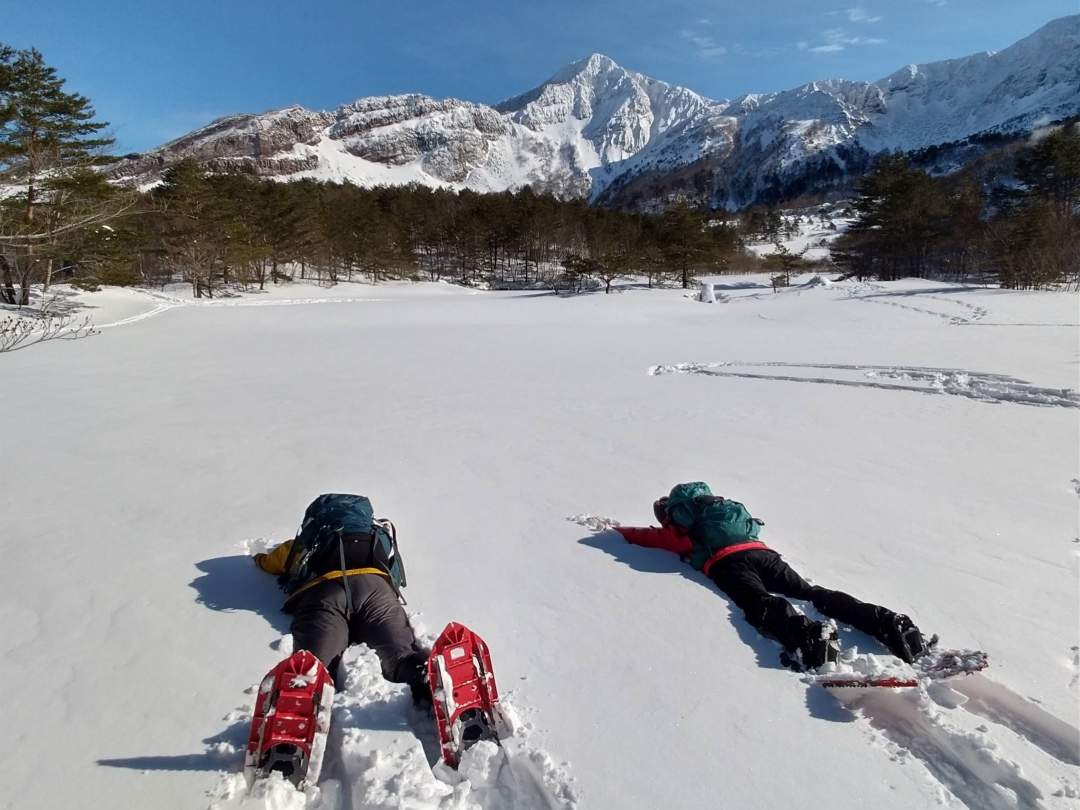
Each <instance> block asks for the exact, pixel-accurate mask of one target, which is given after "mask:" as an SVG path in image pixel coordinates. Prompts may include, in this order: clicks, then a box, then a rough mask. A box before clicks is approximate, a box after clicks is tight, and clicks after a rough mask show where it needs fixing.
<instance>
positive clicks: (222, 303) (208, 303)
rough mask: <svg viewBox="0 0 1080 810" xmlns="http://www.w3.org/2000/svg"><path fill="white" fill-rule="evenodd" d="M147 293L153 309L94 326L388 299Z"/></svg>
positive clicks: (104, 326) (110, 327) (106, 326)
mask: <svg viewBox="0 0 1080 810" xmlns="http://www.w3.org/2000/svg"><path fill="white" fill-rule="evenodd" d="M146 295H147V296H149V297H150V298H153V299H155V300H157V301H158V302H159V303H158V304H157V305H156V306H154V307H153V309H149V310H147V311H146V312H140V313H139V314H138V315H132V316H131V317H128V318H121V319H120V320H118V321H110V322H109V323H102V324H94V328H95V329H112V328H113V327H114V326H128V325H130V324H133V323H138V322H139V321H145V320H147V319H148V318H154V317H157V316H158V315H161V314H163V313H165V312H169V311H170V310H173V309H180V308H183V307H207V308H216V307H288V306H300V305H303V304H373V303H381V302H383V301H385V300H386V299H383V298H287V299H282V298H271V299H264V300H260V299H252V298H214V299H209V300H200V301H188V300H185V299H183V298H175V297H173V296H171V295H163V294H162V293H154V292H148V293H146Z"/></svg>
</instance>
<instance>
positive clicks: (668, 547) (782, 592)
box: [616, 482, 926, 669]
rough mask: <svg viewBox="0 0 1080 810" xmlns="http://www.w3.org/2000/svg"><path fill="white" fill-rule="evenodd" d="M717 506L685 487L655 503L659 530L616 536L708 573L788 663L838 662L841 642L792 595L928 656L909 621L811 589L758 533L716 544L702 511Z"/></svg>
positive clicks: (703, 492)
mask: <svg viewBox="0 0 1080 810" xmlns="http://www.w3.org/2000/svg"><path fill="white" fill-rule="evenodd" d="M717 500H720V501H722V500H723V499H717V498H715V497H714V496H712V494H711V492H710V491H709V489H708V486H707V485H705V484H703V483H700V482H694V483H692V484H678V485H676V486H675V487H674V488H673V489H672V491H671V494H670V495H669V496H668V497H664V498H660V499H659V500H657V501H656V502H655V503H654V504H653V513H654V514H655V515H656V518H657V520H658V521H659V522H660V528H656V527H648V528H630V527H626V526H618V527H616V531H618V532H619V534H621V535H622V536H623V538H624V539H626V540H627V541H628V542H630V543H633V544H635V545H638V546H645V547H647V548H658V549H663V550H664V551H671V552H674V553H675V554H678V555H679V556H680V557H682V558H683V559H684V560H687V561H688V562H690V563H691V564H692V565H693V566H694V567H695V568H698V569H699V570H701V571H702V572H703V573H704V574H705V576H707V577H709V579H711V580H712V581H713V582H714V583H716V585H717V587H719V588H720V590H722V591H723V592H724V593H726V594H727V595H728V596H730V597H731V599H732V600H733V601H734V602H735V604H736V605H738V607H739V608H741V609H742V611H743V615H745V617H746V620H747V621H748V622H749V623H750V624H751V625H752V626H753V627H755V628H757V629H758V630H759V631H760V632H762V633H765V634H767V635H770V636H772V637H773V638H775V639H776V640H777V641H779V642H780V643H781V645H783V647H784V649H785V652H786V655H785V656H782V659H783V660H784V661H785V663H787V664H789V665H791V666H794V667H795V668H797V669H816V668H817V667H820V666H821V665H823V664H825V663H826V662H830V661H835V660H836V659H837V656H838V655H839V652H840V643H839V639H838V638H837V635H836V630H835V628H834V627H833V626H832V625H831V624H830V623H826V622H816V621H813V620H811V619H810V618H808V617H806V616H804V615H803V614H801V613H799V612H798V611H797V610H796V609H795V608H794V606H793V605H792V604H791V603H790V602H789V601H788V600H787V599H785V598H784V597H785V596H786V597H791V598H794V599H803V600H806V601H808V602H810V603H811V604H813V605H814V607H815V608H817V609H818V610H819V611H820V612H821V613H823V614H825V615H826V616H829V617H831V618H833V619H836V620H837V621H839V622H843V623H844V624H849V625H851V626H852V627H854V628H856V629H857V630H861V631H862V632H864V633H867V634H868V635H871V636H873V637H875V638H877V639H878V640H879V641H881V643H882V644H884V645H885V646H886V647H887V648H888V649H889V651H890V652H892V653H893V654H894V655H896V656H897V657H898V658H901V659H902V660H904V661H906V662H908V663H911V662H912V661H914V660H915V659H916V658H918V657H920V656H921V655H922V654H923V653H924V652H925V651H926V643H925V641H924V640H923V637H922V634H921V633H920V632H919V629H918V628H917V627H916V626H915V625H914V624H913V623H912V621H911V619H909V618H908V617H907V616H904V615H902V614H898V613H895V612H893V611H891V610H888V609H887V608H884V607H881V606H880V605H874V604H870V603H867V602H861V601H859V600H858V599H856V598H855V597H853V596H850V595H848V594H846V593H844V592H842V591H834V590H830V589H828V588H823V587H821V586H820V585H811V584H810V583H808V582H807V581H806V580H805V579H803V578H802V577H801V576H799V574H798V573H796V571H795V570H794V569H793V568H792V567H791V566H790V565H788V564H787V563H786V562H784V560H783V558H782V557H781V556H780V555H779V554H778V553H777V552H776V551H774V550H773V549H771V548H769V547H768V546H766V545H765V544H764V543H763V542H761V541H760V540H757V539H756V537H757V530H756V529H754V530H753V531H752V532H750V534H751V535H752V537H748V538H740V539H737V540H735V541H732V542H723V541H721V542H716V541H715V540H712V541H710V540H709V539H708V538H707V537H706V534H707V532H706V527H705V526H704V521H703V520H702V519H701V514H702V505H703V504H706V503H711V502H714V501H717ZM735 505H736V506H738V507H739V508H740V509H742V508H743V507H742V505H741V504H735ZM672 507H675V508H672ZM744 514H746V513H745V512H744ZM750 520H753V519H750ZM754 522H756V523H758V524H759V525H760V521H754Z"/></svg>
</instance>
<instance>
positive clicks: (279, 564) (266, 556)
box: [252, 540, 293, 574]
mask: <svg viewBox="0 0 1080 810" xmlns="http://www.w3.org/2000/svg"><path fill="white" fill-rule="evenodd" d="M292 544H293V541H292V540H286V541H285V542H284V543H282V544H281V545H280V546H277V547H276V548H274V549H272V550H271V551H269V552H266V553H263V554H256V555H255V556H254V557H252V559H253V560H255V564H256V565H257V566H259V568H261V569H262V570H263V571H265V572H266V573H268V574H284V573H285V562H286V560H288V559H289V550H290V549H291V548H292Z"/></svg>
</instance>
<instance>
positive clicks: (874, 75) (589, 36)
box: [0, 0, 1080, 151]
mask: <svg viewBox="0 0 1080 810" xmlns="http://www.w3.org/2000/svg"><path fill="white" fill-rule="evenodd" d="M5 7H6V8H5ZM1067 14H1080V0H1035V1H1034V2H1023V0H889V1H888V2H886V1H885V0H838V2H829V0H818V2H796V0H773V2H752V0H751V1H750V2H747V1H746V0H741V1H740V2H727V0H724V1H723V2H721V1H720V0H714V1H713V2H702V1H701V0H696V1H695V2H688V0H652V1H651V2H643V1H642V0H576V1H574V0H518V2H513V0H504V2H494V1H493V0H412V1H411V2H409V0H321V1H320V2H316V3H307V2H293V3H285V2H278V1H277V0H260V2H251V0H214V2H208V1H207V0H186V2H179V3H177V2H170V3H164V2H155V0H94V1H93V2H86V0H46V2H36V3H35V2H31V3H18V4H16V3H15V2H14V0H0V42H6V43H7V44H10V45H13V46H15V47H19V48H26V47H30V46H34V47H37V48H38V49H39V50H40V51H42V52H43V53H44V55H45V58H46V60H47V61H48V62H49V63H50V64H52V65H54V66H56V67H57V68H58V69H59V71H60V73H61V75H62V76H64V77H65V78H67V80H68V88H69V89H72V90H76V91H78V92H81V93H83V94H84V95H87V96H89V97H90V99H91V100H92V101H93V102H94V104H95V106H96V108H97V111H98V114H99V117H100V118H101V119H102V120H107V121H109V122H110V123H111V124H112V130H113V134H114V136H115V137H116V139H117V147H118V149H120V150H122V151H134V150H141V149H148V148H150V147H153V146H156V145H158V144H160V143H162V142H164V141H166V140H168V139H170V138H173V137H176V136H178V135H181V134H183V133H185V132H188V131H190V130H191V129H194V128H196V127H198V126H201V125H202V124H205V123H207V122H208V121H210V120H211V119H213V118H216V117H218V116H220V115H225V114H228V113H234V112H261V111H263V110H267V109H272V108H274V107H283V106H286V105H289V104H303V105H304V106H306V107H310V108H316V109H329V108H333V107H335V106H337V105H338V104H341V103H343V102H346V101H351V100H353V99H355V98H358V97H360V96H367V95H377V94H386V93H401V92H421V93H427V94H429V95H433V96H439V97H441V96H457V97H459V98H464V99H469V100H471V101H480V102H487V103H493V102H496V101H498V100H501V99H503V98H506V97H508V96H512V95H517V94H518V93H521V92H524V91H526V90H528V89H530V88H532V87H535V86H536V85H537V84H539V83H541V82H542V81H544V80H545V79H546V78H547V77H549V76H550V75H551V74H552V73H554V72H555V71H556V70H557V69H558V68H559V67H561V66H562V65H564V64H566V63H568V62H571V61H574V60H576V59H580V58H582V57H583V56H586V55H588V54H589V53H592V52H595V51H599V52H601V53H606V54H607V55H609V56H611V57H612V58H613V59H615V60H616V61H617V62H619V63H620V64H622V65H624V66H625V67H628V68H631V69H633V70H637V71H640V72H642V73H646V74H648V75H650V76H653V77H655V78H657V79H663V80H664V81H668V82H672V83H675V84H682V85H685V86H687V87H689V88H691V89H693V90H696V91H697V92H699V93H702V94H703V95H706V96H710V97H712V98H731V97H734V96H738V95H741V94H742V93H745V92H753V91H769V90H781V89H785V88H788V87H793V86H795V85H798V84H801V83H803V82H806V81H810V80H813V79H822V78H833V77H842V78H850V79H865V80H871V81H873V80H876V79H880V78H882V77H883V76H886V75H888V74H889V73H891V72H892V71H893V70H895V69H897V68H899V67H901V66H902V65H905V64H908V63H910V62H929V61H934V60H938V59H946V58H950V57H954V56H964V55H966V54H969V53H973V52H976V51H981V50H1000V49H1002V48H1005V47H1007V46H1008V45H1010V44H1011V43H1013V42H1014V41H1016V40H1017V39H1019V38H1021V37H1023V36H1026V35H1027V34H1029V33H1031V32H1032V31H1034V30H1035V29H1037V28H1039V27H1040V26H1041V25H1043V24H1044V23H1046V22H1048V21H1049V20H1051V19H1053V18H1055V17H1061V16H1065V15H1067Z"/></svg>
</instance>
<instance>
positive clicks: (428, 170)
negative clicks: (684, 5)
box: [113, 15, 1080, 206]
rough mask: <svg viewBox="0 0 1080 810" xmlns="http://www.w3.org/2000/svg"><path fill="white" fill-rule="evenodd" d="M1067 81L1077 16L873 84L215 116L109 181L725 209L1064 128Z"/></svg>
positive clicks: (611, 68)
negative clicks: (244, 180) (368, 189)
mask: <svg viewBox="0 0 1080 810" xmlns="http://www.w3.org/2000/svg"><path fill="white" fill-rule="evenodd" d="M1078 82H1080V15H1075V16H1070V17H1063V18H1061V19H1058V20H1054V21H1052V22H1050V23H1048V24H1047V25H1046V26H1044V27H1043V28H1041V29H1040V30H1038V31H1036V32H1035V33H1033V34H1032V35H1030V36H1028V37H1026V38H1025V39H1022V40H1020V41H1019V42H1017V43H1016V44H1014V45H1012V46H1011V47H1009V48H1006V49H1005V50H1003V51H1001V52H1000V53H981V54H975V55H973V56H968V57H964V58H961V59H951V60H947V61H944V62H935V63H930V64H925V65H909V66H907V67H904V68H902V69H900V70H899V71H897V72H895V73H894V74H892V75H890V76H888V77H886V78H884V79H882V80H881V81H878V82H874V83H870V82H859V81H846V80H829V81H815V82H810V83H808V84H805V85H802V86H801V87H797V88H794V89H792V90H786V91H783V92H778V93H767V94H750V95H746V96H743V97H742V98H739V99H736V100H735V101H731V102H729V101H717V100H712V99H707V98H705V97H703V96H700V95H698V94H697V93H694V92H693V91H691V90H688V89H686V88H683V87H678V86H675V85H671V84H667V83H665V82H661V81H657V80H656V79H652V78H649V77H647V76H644V75H642V74H640V73H635V72H633V71H630V70H627V69H626V68H623V67H621V66H619V65H618V64H616V63H615V62H614V61H612V60H611V59H610V58H608V57H606V56H603V55H601V54H593V55H592V56H590V57H588V58H586V59H583V60H581V61H579V62H575V63H573V64H571V65H568V66H567V67H565V68H563V69H562V70H560V71H558V72H557V73H556V74H555V75H554V76H552V77H551V78H550V79H549V80H548V81H546V82H544V83H543V84H541V85H540V86H539V87H537V88H535V89H533V90H530V91H528V92H526V93H524V94H522V95H520V96H517V97H515V98H512V99H509V100H507V101H504V102H502V103H501V104H498V105H496V106H495V107H488V106H486V105H483V104H474V103H471V102H467V101H460V100H457V99H443V100H438V99H432V98H429V97H427V96H422V95H402V96H379V97H373V98H364V99H360V100H358V101H355V102H353V103H351V104H346V105H343V106H341V107H339V108H337V109H336V110H333V111H331V112H313V111H309V110H305V109H303V108H302V107H289V108H286V109H284V110H277V111H273V112H269V113H264V114H262V115H237V116H230V117H227V118H223V119H220V120H218V121H215V122H214V123H212V124H210V125H209V126H207V127H204V128H203V129H200V130H197V131H196V132H193V133H191V134H189V135H185V136H184V137H182V138H179V139H177V140H175V141H173V142H171V143H168V144H165V145H164V146H162V147H160V148H158V149H156V150H154V151H152V152H149V153H147V154H146V155H143V156H141V157H138V158H134V159H131V160H128V161H124V162H122V163H120V164H119V165H118V166H117V167H115V168H114V169H113V173H114V176H116V177H118V178H121V179H124V180H126V181H130V182H138V183H141V184H148V183H152V182H154V181H155V180H156V179H157V178H158V177H159V176H160V172H161V170H162V169H163V168H164V167H166V166H168V165H170V164H172V163H174V162H176V161H178V160H180V159H181V158H185V157H191V158H194V159H196V160H199V161H202V162H203V163H205V164H206V165H207V166H208V167H210V168H211V169H213V170H215V171H237V172H248V173H252V174H258V175H262V176H270V177H280V178H301V177H312V178H316V179H326V180H335V181H347V182H352V183H357V184H359V185H364V186H371V185H379V184H407V183H414V182H415V183H423V184H427V185H432V186H448V187H452V188H459V189H460V188H469V189H473V190H477V191H503V190H506V189H517V188H521V187H522V186H525V185H531V186H533V187H534V188H536V189H542V190H548V191H551V192H553V193H555V194H557V195H559V196H563V197H580V196H589V197H591V198H592V199H594V200H601V199H602V200H609V201H623V202H625V201H627V200H629V199H631V198H633V197H634V195H635V194H639V195H640V193H641V191H642V189H643V188H646V187H653V186H656V184H657V183H660V186H661V187H662V186H663V185H664V183H665V182H667V181H669V180H670V182H671V183H673V184H674V186H673V187H675V188H678V187H680V184H683V185H685V184H686V182H687V177H690V178H691V179H692V182H691V186H690V187H693V188H694V189H696V191H695V192H694V193H695V194H697V195H698V196H702V195H703V196H704V198H706V199H708V200H711V201H713V202H716V203H719V204H723V205H729V206H737V205H743V204H746V203H750V202H753V201H755V200H758V199H760V198H763V197H770V196H771V197H776V196H783V195H784V194H785V193H793V192H796V191H798V190H800V189H802V190H805V188H806V187H809V186H807V184H808V183H809V184H810V185H811V186H812V184H813V183H815V182H818V183H828V182H832V181H835V180H836V179H837V178H844V177H849V176H851V175H854V174H857V173H858V172H859V171H861V170H862V168H864V167H865V166H866V164H867V162H868V160H869V157H870V156H871V155H873V154H875V153H878V152H882V151H886V150H900V151H908V150H914V149H921V148H924V147H927V146H934V145H938V144H945V143H951V142H955V141H961V140H964V139H967V138H971V137H973V136H978V135H981V134H987V133H1012V134H1022V133H1025V132H1029V131H1031V130H1032V129H1033V128H1035V127H1037V126H1040V125H1043V124H1045V123H1048V122H1053V121H1059V120H1062V119H1064V118H1067V117H1068V116H1071V115H1076V114H1077V113H1078V112H1080V93H1078V92H1077V86H1078ZM700 172H704V173H705V174H704V176H705V177H706V182H705V183H704V185H702V183H701V182H700V178H697V175H698V174H699V173H700ZM702 188H704V189H705V191H702Z"/></svg>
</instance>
